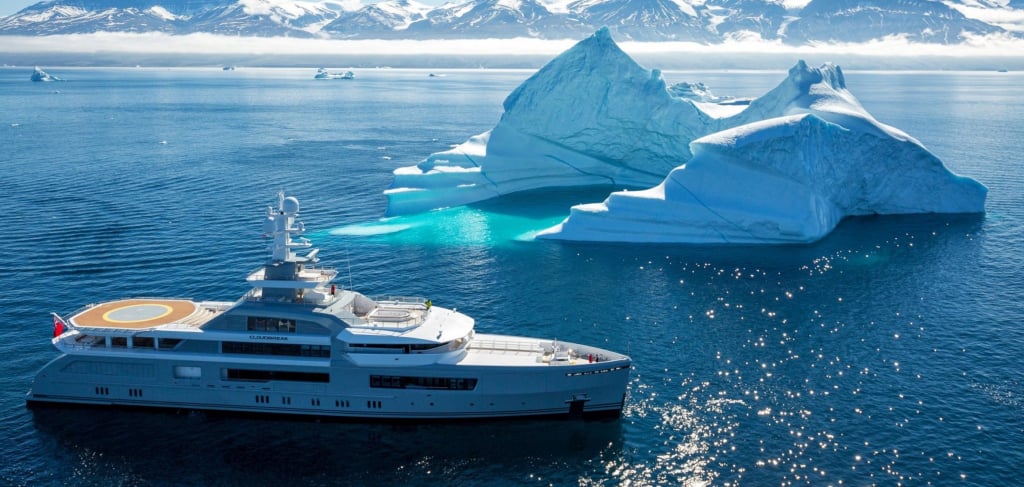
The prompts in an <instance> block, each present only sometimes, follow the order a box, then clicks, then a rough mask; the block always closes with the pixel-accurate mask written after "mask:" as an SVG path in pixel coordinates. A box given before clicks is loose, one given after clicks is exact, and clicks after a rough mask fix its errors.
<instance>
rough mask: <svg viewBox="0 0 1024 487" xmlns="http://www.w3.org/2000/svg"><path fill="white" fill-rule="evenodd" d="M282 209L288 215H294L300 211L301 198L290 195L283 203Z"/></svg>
mask: <svg viewBox="0 0 1024 487" xmlns="http://www.w3.org/2000/svg"><path fill="white" fill-rule="evenodd" d="M281 211H283V212H285V214H288V215H294V214H297V213H298V212H299V200H298V199H297V198H296V197H294V196H289V197H287V198H285V199H284V203H283V204H282V205H281Z"/></svg>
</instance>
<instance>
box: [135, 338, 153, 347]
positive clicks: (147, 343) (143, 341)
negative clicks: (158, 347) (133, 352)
mask: <svg viewBox="0 0 1024 487" xmlns="http://www.w3.org/2000/svg"><path fill="white" fill-rule="evenodd" d="M132 348H153V337H132Z"/></svg>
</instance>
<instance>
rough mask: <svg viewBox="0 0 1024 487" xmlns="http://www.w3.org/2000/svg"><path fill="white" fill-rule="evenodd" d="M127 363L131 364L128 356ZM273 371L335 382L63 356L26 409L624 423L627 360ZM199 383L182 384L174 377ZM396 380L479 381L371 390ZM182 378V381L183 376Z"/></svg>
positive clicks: (208, 365)
mask: <svg viewBox="0 0 1024 487" xmlns="http://www.w3.org/2000/svg"><path fill="white" fill-rule="evenodd" d="M124 355H129V354H127V353H126V354H124ZM307 362H317V363H316V364H315V365H314V364H313V363H307V364H306V365H292V366H288V367H283V366H280V365H278V366H276V367H275V369H276V370H279V371H280V370H290V371H294V372H295V373H299V374H307V373H308V374H328V376H329V380H328V381H327V382H305V381H295V380H284V381H279V380H266V381H257V380H231V379H227V378H225V377H224V373H223V372H222V371H223V370H224V369H226V368H229V367H236V366H242V364H239V363H237V362H227V361H224V360H187V359H183V358H173V359H170V360H164V359H161V360H154V359H153V358H152V357H139V358H129V357H117V358H116V359H115V357H111V356H109V355H108V356H95V355H86V354H62V355H60V356H59V357H57V358H56V359H54V360H53V361H51V362H50V363H49V364H47V366H46V367H44V368H43V369H42V370H41V371H40V372H39V374H38V375H37V377H36V380H35V383H34V384H33V387H32V390H31V391H30V392H29V393H28V396H27V398H26V399H27V401H28V402H29V403H65V404H89V405H97V406H120V407H158V408H172V409H186V410H220V411H237V412H245V413H266V414H297V415H314V416H333V417H340V418H363V419H468V418H496V417H517V416H559V415H564V416H591V415H601V416H617V415H618V414H619V412H620V411H621V409H622V406H623V401H624V399H625V398H624V392H623V391H625V389H626V382H627V381H628V375H629V360H628V359H620V360H613V361H605V362H596V363H590V362H589V361H581V363H578V364H566V365H551V366H495V365H460V364H454V365H444V364H433V365H429V366H422V367H416V368H415V369H417V370H410V369H409V368H408V367H401V368H400V369H399V368H396V367H385V366H375V367H358V366H354V365H353V364H351V363H349V362H347V361H344V360H338V361H335V362H334V363H332V362H331V361H330V360H328V359H323V360H319V361H316V360H307ZM182 367H184V368H186V370H192V371H197V372H198V373H197V374H195V375H198V377H197V378H181V377H178V378H176V377H175V374H176V372H175V371H176V370H179V371H180V370H182V369H181V368H182ZM396 373H401V374H405V375H419V376H431V377H451V378H473V379H476V380H477V383H476V387H474V388H473V390H450V389H436V388H435V389H429V388H414V387H409V388H401V389H399V388H395V389H387V388H373V387H371V386H370V384H371V381H372V379H371V377H373V376H385V377H390V376H394V374H396ZM179 375H180V374H179Z"/></svg>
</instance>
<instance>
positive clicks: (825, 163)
mask: <svg viewBox="0 0 1024 487" xmlns="http://www.w3.org/2000/svg"><path fill="white" fill-rule="evenodd" d="M504 108H505V113H504V114H503V115H502V118H501V121H500V122H499V123H498V125H497V126H496V127H495V128H494V129H493V130H491V131H490V132H487V133H484V134H481V135H478V136H476V137H473V138H471V139H470V140H469V141H467V142H466V143H464V144H462V145H460V146H458V147H456V148H454V149H452V150H449V151H445V152H441V153H437V154H432V155H431V156H429V157H428V158H427V159H425V160H424V161H423V162H421V163H420V164H418V165H416V166H410V167H405V168H400V169H397V170H396V171H395V180H394V183H393V185H392V188H391V189H388V190H387V191H386V192H385V194H386V195H387V197H388V213H389V214H392V215H393V214H401V213H409V212H417V211H423V210H428V209H432V208H437V207H445V206H454V205H460V204H466V203H470V202H474V201H480V200H483V199H488V198H491V197H494V196H498V195H502V194H508V193H512V192H517V191H523V190H530V189H538V188H546V187H565V186H588V185H596V184H612V185H617V186H620V187H621V186H626V187H648V186H653V187H651V188H650V189H647V190H643V191H623V192H616V193H613V194H612V195H611V196H609V197H608V199H606V200H605V201H604V202H603V203H596V204H587V205H579V206H576V207H573V208H572V210H571V213H570V215H569V217H568V218H567V219H566V220H565V221H563V222H562V223H561V224H559V225H557V226H555V227H553V228H550V229H547V230H545V231H543V232H541V234H540V235H539V237H540V238H556V239H566V240H596V241H634V242H689V243H784V242H809V241H814V240H817V239H819V238H821V237H823V236H824V235H826V234H827V233H828V232H830V231H831V230H832V228H834V227H835V225H836V224H837V223H838V222H839V221H840V220H841V219H842V218H844V217H846V216H850V215H865V214H897V213H930V212H941V213H973V212H983V211H984V203H985V193H986V189H985V187H984V186H982V185H981V184H979V183H977V182H976V181H974V180H972V179H969V178H963V177H959V176H956V175H954V174H952V173H951V172H949V170H948V169H946V168H945V166H944V165H943V164H942V162H941V161H940V160H939V159H938V158H936V157H935V156H934V155H933V154H931V153H930V152H928V150H926V149H925V148H924V147H923V146H922V145H921V144H920V143H919V142H917V141H916V140H914V139H913V138H912V137H910V136H908V135H907V134H905V133H903V132H902V131H900V130H898V129H895V128H893V127H890V126H887V125H885V124H882V123H880V122H878V121H876V120H875V119H874V118H873V117H871V115H870V114H868V113H867V112H866V111H865V110H864V108H863V107H861V105H860V104H859V103H858V102H857V100H856V99H855V98H854V97H853V95H852V94H851V93H850V92H849V91H847V90H846V86H845V80H844V79H843V73H842V70H841V69H839V67H837V66H833V65H824V66H822V67H820V68H810V67H808V66H807V65H806V64H804V63H803V62H802V61H801V62H799V63H797V64H796V65H795V66H794V67H793V68H792V69H790V72H789V76H788V77H787V78H786V79H785V80H784V81H783V82H782V83H780V84H779V86H778V87H776V88H775V89H773V90H772V91H770V92H768V93H767V94H765V95H763V96H761V97H759V98H757V99H755V100H753V101H752V102H751V103H750V104H749V105H748V106H743V105H731V106H722V105H715V104H710V103H701V102H699V101H695V100H693V99H691V98H681V97H676V96H672V95H671V94H670V92H669V90H667V89H666V87H665V83H664V81H663V80H662V79H661V74H660V72H659V71H658V70H653V71H649V70H646V69H644V68H642V67H640V66H639V65H637V64H636V63H635V62H634V61H633V60H632V59H631V58H630V57H629V56H627V55H626V54H625V53H623V52H622V51H621V50H620V49H619V48H618V46H616V45H615V43H614V42H613V41H612V40H611V38H610V36H609V34H608V32H607V30H605V29H602V30H600V31H598V32H597V33H595V34H594V35H593V36H592V37H590V38H588V39H585V40H584V41H581V42H580V43H579V44H577V45H576V46H574V47H573V48H571V49H570V50H568V51H566V52H565V53H563V54H562V55H560V56H558V57H557V58H556V59H554V60H552V61H551V62H550V63H548V65H546V66H545V67H544V68H542V69H541V70H540V71H538V72H537V73H536V74H535V75H534V76H532V77H531V78H530V79H528V80H527V81H525V82H524V83H523V84H522V85H521V86H519V87H518V88H517V89H516V90H515V91H514V92H512V94H510V95H509V97H508V98H507V99H506V100H505V104H504Z"/></svg>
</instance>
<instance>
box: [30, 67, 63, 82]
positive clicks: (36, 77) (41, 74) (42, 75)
mask: <svg viewBox="0 0 1024 487" xmlns="http://www.w3.org/2000/svg"><path fill="white" fill-rule="evenodd" d="M29 79H31V80H32V81H43V82H49V81H64V80H62V79H60V78H58V77H56V76H51V75H50V74H48V73H47V72H46V71H43V70H42V69H39V66H36V69H35V70H34V71H32V77H31V78H29Z"/></svg>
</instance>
